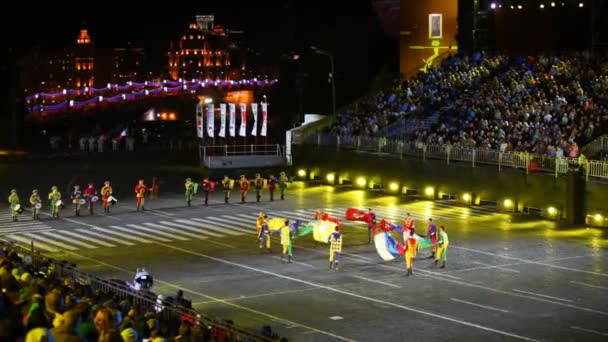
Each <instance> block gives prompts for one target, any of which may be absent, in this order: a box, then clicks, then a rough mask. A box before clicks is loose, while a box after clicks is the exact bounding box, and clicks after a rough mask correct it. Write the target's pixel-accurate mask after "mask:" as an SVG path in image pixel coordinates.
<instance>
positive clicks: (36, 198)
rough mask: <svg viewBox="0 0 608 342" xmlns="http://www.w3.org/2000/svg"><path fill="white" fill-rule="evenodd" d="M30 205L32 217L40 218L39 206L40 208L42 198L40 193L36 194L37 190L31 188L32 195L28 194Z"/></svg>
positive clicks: (34, 218)
mask: <svg viewBox="0 0 608 342" xmlns="http://www.w3.org/2000/svg"><path fill="white" fill-rule="evenodd" d="M30 205H31V208H32V212H33V214H32V219H33V220H39V219H40V208H42V199H41V198H40V195H38V190H32V195H31V196H30Z"/></svg>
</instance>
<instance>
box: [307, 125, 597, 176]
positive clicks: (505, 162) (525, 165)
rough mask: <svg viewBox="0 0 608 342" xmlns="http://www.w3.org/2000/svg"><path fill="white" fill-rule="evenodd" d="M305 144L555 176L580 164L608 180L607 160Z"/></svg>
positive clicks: (392, 144)
mask: <svg viewBox="0 0 608 342" xmlns="http://www.w3.org/2000/svg"><path fill="white" fill-rule="evenodd" d="M304 144H308V145H317V146H319V147H321V146H326V147H335V148H336V150H338V151H339V150H341V149H344V150H356V151H366V152H379V153H388V154H392V155H401V156H403V155H407V156H413V157H418V158H421V159H422V160H426V159H427V158H428V159H440V160H445V161H446V163H448V164H449V163H450V162H453V161H457V162H467V163H471V166H472V167H475V164H489V165H497V166H498V169H499V170H501V169H502V168H503V167H507V168H514V169H523V170H525V171H526V173H528V172H538V171H544V172H550V173H553V174H555V177H557V176H558V175H560V174H565V173H566V172H568V170H569V169H570V168H572V167H579V166H582V167H583V168H584V169H585V175H586V178H587V180H588V179H589V177H594V178H603V179H608V162H605V161H600V160H589V161H584V162H583V165H580V162H579V160H578V159H577V158H566V157H560V158H558V157H551V156H548V155H541V154H533V153H528V152H501V151H498V150H491V149H478V148H472V147H454V146H450V145H427V144H423V143H420V142H411V141H406V140H405V141H404V140H398V139H387V138H383V137H380V138H377V137H364V136H347V137H345V136H335V135H330V134H326V133H320V134H317V135H316V136H311V137H309V138H308V139H306V140H305V141H304Z"/></svg>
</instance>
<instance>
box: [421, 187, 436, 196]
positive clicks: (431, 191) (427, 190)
mask: <svg viewBox="0 0 608 342" xmlns="http://www.w3.org/2000/svg"><path fill="white" fill-rule="evenodd" d="M424 193H425V194H426V195H427V196H433V194H434V193H435V189H433V187H431V186H427V187H426V188H425V189H424Z"/></svg>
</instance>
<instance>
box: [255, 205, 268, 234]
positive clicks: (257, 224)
mask: <svg viewBox="0 0 608 342" xmlns="http://www.w3.org/2000/svg"><path fill="white" fill-rule="evenodd" d="M267 217H268V216H266V214H265V213H264V212H263V211H260V213H259V214H258V217H257V219H256V220H255V231H256V232H257V233H258V239H257V240H258V241H260V239H261V238H262V226H263V225H264V223H266V218H267Z"/></svg>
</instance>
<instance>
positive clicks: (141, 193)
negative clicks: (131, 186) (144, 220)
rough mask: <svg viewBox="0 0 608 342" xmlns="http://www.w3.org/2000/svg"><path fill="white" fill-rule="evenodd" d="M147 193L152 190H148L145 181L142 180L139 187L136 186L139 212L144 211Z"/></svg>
mask: <svg viewBox="0 0 608 342" xmlns="http://www.w3.org/2000/svg"><path fill="white" fill-rule="evenodd" d="M146 191H152V189H151V188H148V187H147V186H146V184H144V180H143V179H140V180H139V183H138V184H137V185H135V198H136V199H137V210H139V208H141V209H142V210H144V202H145V199H146Z"/></svg>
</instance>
